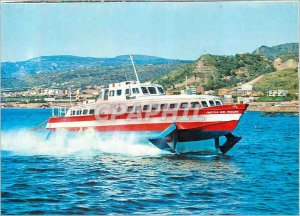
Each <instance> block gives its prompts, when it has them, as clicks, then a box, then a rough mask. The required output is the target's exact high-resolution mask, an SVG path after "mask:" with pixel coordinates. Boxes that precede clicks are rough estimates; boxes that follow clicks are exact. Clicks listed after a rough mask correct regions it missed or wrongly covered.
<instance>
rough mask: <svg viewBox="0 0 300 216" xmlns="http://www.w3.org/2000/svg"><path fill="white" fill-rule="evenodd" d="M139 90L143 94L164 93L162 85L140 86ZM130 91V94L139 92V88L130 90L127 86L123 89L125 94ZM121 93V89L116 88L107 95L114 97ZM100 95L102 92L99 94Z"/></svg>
mask: <svg viewBox="0 0 300 216" xmlns="http://www.w3.org/2000/svg"><path fill="white" fill-rule="evenodd" d="M141 90H142V92H143V94H158V93H160V94H164V93H165V92H164V89H163V88H162V87H141ZM130 93H132V94H140V90H139V88H131V91H130V89H129V88H127V89H125V95H129V94H130ZM121 95H122V89H117V90H110V91H109V97H114V96H121ZM100 97H102V94H101V95H100Z"/></svg>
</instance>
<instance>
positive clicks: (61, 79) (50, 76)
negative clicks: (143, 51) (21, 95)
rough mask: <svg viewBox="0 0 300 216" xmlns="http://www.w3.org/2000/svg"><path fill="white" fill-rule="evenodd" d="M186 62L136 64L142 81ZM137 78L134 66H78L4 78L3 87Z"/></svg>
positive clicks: (78, 84) (81, 84)
mask: <svg viewBox="0 0 300 216" xmlns="http://www.w3.org/2000/svg"><path fill="white" fill-rule="evenodd" d="M185 64H186V63H164V64H153V65H152V64H148V65H136V68H137V71H138V74H139V77H140V79H141V81H149V80H151V79H153V78H158V77H160V76H163V75H165V74H167V73H168V72H170V71H172V70H174V69H176V68H178V67H181V66H183V65H185ZM126 77H127V79H129V80H135V79H136V78H135V75H134V73H133V69H132V66H121V67H114V66H105V67H104V66H103V67H94V68H78V69H76V70H66V71H57V72H55V73H49V72H43V73H39V74H33V75H27V76H21V77H18V78H7V79H3V80H2V88H13V89H18V88H23V87H36V86H40V87H43V88H48V87H51V86H57V87H59V88H67V87H74V88H84V87H85V86H88V85H108V84H109V83H114V82H119V81H124V80H126Z"/></svg>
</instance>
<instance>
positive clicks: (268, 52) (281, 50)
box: [253, 43, 299, 61]
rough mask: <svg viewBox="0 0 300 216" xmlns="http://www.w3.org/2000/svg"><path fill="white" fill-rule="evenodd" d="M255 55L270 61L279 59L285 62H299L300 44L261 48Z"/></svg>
mask: <svg viewBox="0 0 300 216" xmlns="http://www.w3.org/2000/svg"><path fill="white" fill-rule="evenodd" d="M253 53H254V54H258V55H263V56H266V57H267V58H268V59H270V60H274V59H276V58H278V57H280V58H282V60H283V61H286V60H288V59H295V60H298V53H299V44H298V43H286V44H280V45H277V46H272V47H268V46H261V47H259V48H258V49H256V50H255V51H254V52H253Z"/></svg>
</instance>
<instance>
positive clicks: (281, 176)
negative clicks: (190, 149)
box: [1, 109, 299, 215]
mask: <svg viewBox="0 0 300 216" xmlns="http://www.w3.org/2000/svg"><path fill="white" fill-rule="evenodd" d="M1 112H2V114H1V117H2V119H1V123H2V129H1V156H2V158H1V213H2V214H167V213H170V214H184V215H185V214H298V213H299V208H298V205H299V201H298V197H299V190H298V188H299V181H298V172H299V165H298V164H299V160H298V152H299V145H298V142H299V134H298V133H299V117H298V116H296V117H289V116H277V117H267V116H261V115H260V113H259V112H247V113H246V114H245V115H244V116H243V117H242V120H241V121H240V123H239V125H238V127H237V128H236V130H235V131H234V134H235V135H240V136H242V137H243V138H242V140H241V141H240V142H239V143H238V144H237V145H236V146H234V148H233V149H231V150H230V151H229V152H228V153H227V154H228V155H227V156H220V155H206V156H203V155H185V156H182V155H174V154H171V153H166V152H162V151H160V150H159V149H157V148H155V147H154V146H152V145H151V144H150V143H149V142H148V141H147V136H145V134H139V133H124V132H123V133H107V134H101V133H96V132H93V131H87V132H85V133H54V134H50V136H49V137H48V139H47V136H48V132H47V131H43V130H41V131H31V130H30V129H31V128H33V127H35V126H37V125H38V124H39V123H41V122H43V121H44V120H45V119H47V118H48V117H49V116H50V115H51V110H49V109H2V110H1ZM149 136H151V134H149Z"/></svg>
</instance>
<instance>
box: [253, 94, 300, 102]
mask: <svg viewBox="0 0 300 216" xmlns="http://www.w3.org/2000/svg"><path fill="white" fill-rule="evenodd" d="M292 100H298V97H297V96H296V95H287V96H286V97H283V96H275V97H271V96H263V97H260V98H258V99H257V100H256V101H257V102H280V101H292Z"/></svg>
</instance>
